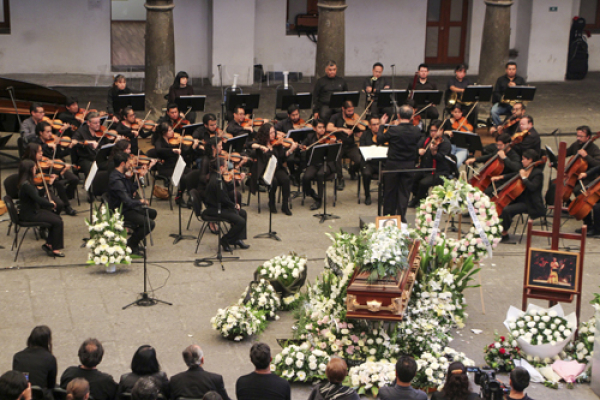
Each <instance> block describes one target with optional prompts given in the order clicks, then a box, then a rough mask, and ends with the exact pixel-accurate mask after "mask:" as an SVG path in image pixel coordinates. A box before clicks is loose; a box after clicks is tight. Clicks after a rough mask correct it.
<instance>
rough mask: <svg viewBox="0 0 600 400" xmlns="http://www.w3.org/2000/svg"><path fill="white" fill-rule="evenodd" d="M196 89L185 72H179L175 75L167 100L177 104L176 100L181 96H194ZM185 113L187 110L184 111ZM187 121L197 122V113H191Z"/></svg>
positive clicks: (187, 116)
mask: <svg viewBox="0 0 600 400" xmlns="http://www.w3.org/2000/svg"><path fill="white" fill-rule="evenodd" d="M193 95H194V88H193V87H192V85H191V82H190V77H189V75H188V74H187V72H185V71H179V72H178V73H177V75H175V79H174V80H173V84H172V85H171V87H169V95H168V96H167V100H168V101H169V103H175V99H178V98H179V97H181V96H193ZM184 112H185V110H184ZM185 119H187V120H188V121H190V123H192V124H193V123H194V122H196V112H195V111H190V112H189V113H188V114H187V115H186V117H185Z"/></svg>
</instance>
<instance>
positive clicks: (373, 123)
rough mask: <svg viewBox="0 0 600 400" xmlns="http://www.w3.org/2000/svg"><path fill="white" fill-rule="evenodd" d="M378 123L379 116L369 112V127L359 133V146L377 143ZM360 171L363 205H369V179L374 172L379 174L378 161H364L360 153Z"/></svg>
mask: <svg viewBox="0 0 600 400" xmlns="http://www.w3.org/2000/svg"><path fill="white" fill-rule="evenodd" d="M379 124H380V122H379V117H378V116H375V115H374V114H371V117H370V118H369V129H367V130H366V131H364V132H362V133H359V134H360V141H359V145H360V147H363V146H375V145H378V143H377V142H375V139H376V138H377V132H379ZM360 171H361V175H362V180H363V188H364V190H365V205H367V206H369V205H371V180H372V179H373V175H374V174H379V161H374V160H369V161H365V159H364V157H362V154H361V158H360Z"/></svg>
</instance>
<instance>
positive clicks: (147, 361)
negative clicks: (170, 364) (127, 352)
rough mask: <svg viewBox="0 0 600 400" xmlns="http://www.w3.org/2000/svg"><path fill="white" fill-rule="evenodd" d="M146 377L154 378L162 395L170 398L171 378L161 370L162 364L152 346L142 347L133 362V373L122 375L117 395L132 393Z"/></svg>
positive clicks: (134, 356)
mask: <svg viewBox="0 0 600 400" xmlns="http://www.w3.org/2000/svg"><path fill="white" fill-rule="evenodd" d="M144 376H150V377H152V378H154V380H155V381H156V384H157V385H158V386H159V390H160V393H161V394H162V395H163V396H165V397H166V398H168V397H169V378H167V374H166V373H164V372H163V371H161V370H160V364H159V363H158V360H157V359H156V350H155V349H154V347H152V346H150V345H147V344H146V345H143V346H140V348H139V349H137V351H136V352H135V354H134V355H133V359H132V360H131V372H129V373H127V374H123V375H121V380H120V381H119V389H118V390H117V395H121V393H131V390H132V389H133V385H135V383H136V382H137V381H138V380H139V379H141V378H142V377H144Z"/></svg>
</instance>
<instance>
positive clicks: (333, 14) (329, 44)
mask: <svg viewBox="0 0 600 400" xmlns="http://www.w3.org/2000/svg"><path fill="white" fill-rule="evenodd" d="M318 7H319V32H318V37H317V62H316V66H315V68H316V71H315V79H318V78H320V77H322V76H323V75H325V65H327V61H329V60H333V61H335V62H336V64H337V75H338V76H341V77H343V76H344V65H345V46H346V44H345V43H346V38H345V28H344V27H345V21H344V18H345V16H344V10H346V7H348V6H347V5H346V0H319V3H318Z"/></svg>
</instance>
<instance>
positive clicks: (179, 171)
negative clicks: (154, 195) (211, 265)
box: [169, 156, 196, 244]
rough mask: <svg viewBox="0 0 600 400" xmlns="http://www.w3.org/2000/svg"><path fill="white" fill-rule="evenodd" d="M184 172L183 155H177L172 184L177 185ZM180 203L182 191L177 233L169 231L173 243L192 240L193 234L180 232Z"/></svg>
mask: <svg viewBox="0 0 600 400" xmlns="http://www.w3.org/2000/svg"><path fill="white" fill-rule="evenodd" d="M184 172H185V160H184V159H183V157H181V156H179V159H178V160H177V164H175V169H174V170H173V175H171V183H173V186H177V187H179V182H180V181H181V176H182V175H183V173H184ZM181 203H183V193H182V194H181V198H180V199H179V207H178V208H179V233H171V234H170V235H169V236H170V237H172V238H175V240H174V241H173V244H177V243H179V242H180V241H182V240H184V239H189V240H194V239H196V237H195V236H192V235H184V234H183V233H182V232H181Z"/></svg>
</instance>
